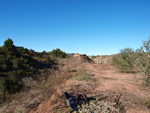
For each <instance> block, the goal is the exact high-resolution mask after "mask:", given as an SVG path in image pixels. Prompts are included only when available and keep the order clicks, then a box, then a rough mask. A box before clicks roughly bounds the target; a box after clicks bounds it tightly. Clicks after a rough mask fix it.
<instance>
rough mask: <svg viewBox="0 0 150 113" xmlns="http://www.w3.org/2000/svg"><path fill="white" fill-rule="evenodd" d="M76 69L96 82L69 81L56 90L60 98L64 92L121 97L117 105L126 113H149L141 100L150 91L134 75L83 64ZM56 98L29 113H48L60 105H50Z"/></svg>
mask: <svg viewBox="0 0 150 113" xmlns="http://www.w3.org/2000/svg"><path fill="white" fill-rule="evenodd" d="M77 68H78V69H79V68H86V70H88V73H90V74H93V75H94V76H93V78H95V79H96V81H79V80H76V79H69V80H67V81H66V82H65V83H64V84H63V85H61V86H59V87H58V88H57V94H58V95H59V96H62V95H63V92H65V91H68V92H70V93H71V92H73V93H74V94H75V93H79V92H84V93H86V94H87V96H88V97H92V96H96V95H103V96H108V97H109V98H113V99H115V98H117V97H118V95H122V96H121V98H120V100H119V103H120V104H121V105H122V106H124V111H125V112H126V113H150V109H148V108H147V107H146V106H144V105H143V100H145V99H146V98H150V95H149V94H150V90H149V89H147V88H143V87H142V86H141V83H140V82H139V81H136V79H135V77H134V74H131V73H120V72H118V71H117V70H116V69H115V68H114V67H112V66H109V65H101V64H90V63H84V64H82V65H80V66H79V67H77ZM58 95H57V97H58ZM57 97H56V94H55V95H54V96H52V98H51V99H50V100H49V101H48V102H43V103H42V104H41V105H40V106H39V107H37V108H36V110H34V111H33V110H32V112H31V113H33V112H34V113H35V112H36V113H37V112H40V113H49V112H50V110H51V108H53V107H54V106H57V105H59V104H60V103H61V102H60V103H57V102H56V104H54V105H52V102H53V101H54V100H55V99H56V98H57ZM50 106H51V108H50Z"/></svg>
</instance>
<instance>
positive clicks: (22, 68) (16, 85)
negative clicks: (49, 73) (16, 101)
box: [0, 38, 68, 102]
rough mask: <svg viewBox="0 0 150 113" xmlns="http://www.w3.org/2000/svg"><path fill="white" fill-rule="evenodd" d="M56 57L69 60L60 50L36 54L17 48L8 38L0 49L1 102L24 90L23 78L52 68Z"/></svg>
mask: <svg viewBox="0 0 150 113" xmlns="http://www.w3.org/2000/svg"><path fill="white" fill-rule="evenodd" d="M54 57H60V58H67V57H68V56H67V54H66V53H65V52H63V51H61V50H60V49H56V50H53V51H51V52H49V53H46V52H45V51H43V52H41V53H40V52H35V51H34V50H28V49H27V48H24V47H17V46H15V45H14V44H13V41H12V40H11V39H9V38H8V40H6V41H5V42H4V45H3V46H2V47H0V102H3V101H5V100H6V98H7V97H6V95H11V94H14V93H16V92H19V91H20V90H21V89H23V87H24V86H23V83H22V78H24V77H33V75H34V74H35V73H36V72H37V71H38V70H40V69H45V68H51V67H52V66H53V64H55V60H54Z"/></svg>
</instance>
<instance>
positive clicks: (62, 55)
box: [51, 49, 68, 58]
mask: <svg viewBox="0 0 150 113" xmlns="http://www.w3.org/2000/svg"><path fill="white" fill-rule="evenodd" d="M51 54H52V55H53V56H54V57H58V58H68V56H67V54H66V53H65V52H63V51H61V50H60V49H56V50H55V49H54V50H53V51H52V52H51Z"/></svg>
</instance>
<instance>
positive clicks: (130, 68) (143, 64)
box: [112, 39, 150, 86]
mask: <svg viewBox="0 0 150 113" xmlns="http://www.w3.org/2000/svg"><path fill="white" fill-rule="evenodd" d="M112 64H113V65H114V66H115V67H117V68H118V69H119V70H121V71H122V72H137V73H139V74H140V75H141V77H142V79H143V85H146V86H149V85H150V39H149V40H148V41H143V46H142V47H141V48H140V49H137V50H136V51H133V50H132V49H129V48H127V49H124V50H121V52H120V54H119V55H116V56H114V57H113V61H112Z"/></svg>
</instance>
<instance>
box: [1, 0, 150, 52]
mask: <svg viewBox="0 0 150 113" xmlns="http://www.w3.org/2000/svg"><path fill="white" fill-rule="evenodd" d="M149 36H150V0H0V46H2V45H3V43H4V41H5V40H6V39H8V38H11V39H12V40H13V41H14V44H15V45H16V46H23V47H25V48H28V49H33V50H35V51H38V52H41V51H44V50H45V51H52V50H53V49H56V48H60V49H61V50H63V51H65V52H67V53H81V54H87V55H110V54H116V53H119V51H120V50H121V49H123V48H126V47H131V48H134V49H137V48H139V47H140V46H141V45H142V40H148V38H149Z"/></svg>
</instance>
